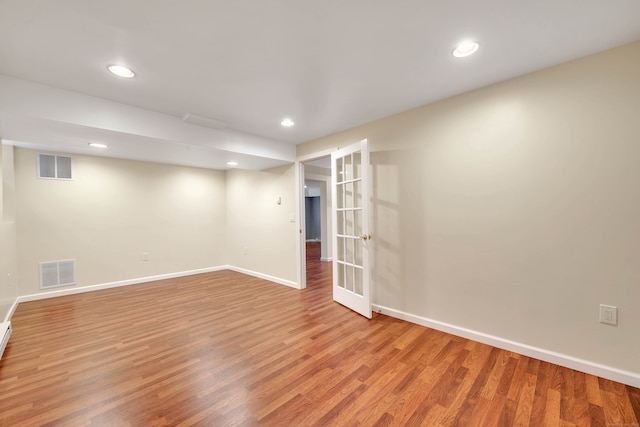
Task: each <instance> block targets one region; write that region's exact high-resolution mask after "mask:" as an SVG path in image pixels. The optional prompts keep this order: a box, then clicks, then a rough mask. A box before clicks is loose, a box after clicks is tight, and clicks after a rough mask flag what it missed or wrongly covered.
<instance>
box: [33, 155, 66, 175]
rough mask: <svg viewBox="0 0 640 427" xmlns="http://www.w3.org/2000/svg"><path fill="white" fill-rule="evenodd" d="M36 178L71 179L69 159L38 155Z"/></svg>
mask: <svg viewBox="0 0 640 427" xmlns="http://www.w3.org/2000/svg"><path fill="white" fill-rule="evenodd" d="M38 178H44V179H73V171H72V169H71V157H68V156H55V155H53V154H38Z"/></svg>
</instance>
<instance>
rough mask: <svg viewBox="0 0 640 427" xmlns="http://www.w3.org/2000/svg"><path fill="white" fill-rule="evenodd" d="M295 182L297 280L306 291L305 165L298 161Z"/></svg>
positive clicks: (296, 162)
mask: <svg viewBox="0 0 640 427" xmlns="http://www.w3.org/2000/svg"><path fill="white" fill-rule="evenodd" d="M295 180H296V197H295V203H296V209H297V215H296V231H295V233H296V235H295V238H296V279H297V280H298V284H297V285H296V288H298V289H304V288H306V287H307V260H306V256H304V255H305V253H306V252H305V251H306V242H305V241H304V239H305V233H304V232H303V230H305V229H306V224H305V221H306V219H305V216H304V213H305V212H304V202H305V199H304V163H302V162H300V161H299V160H297V159H296V161H295Z"/></svg>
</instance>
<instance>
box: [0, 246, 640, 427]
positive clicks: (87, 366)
mask: <svg viewBox="0 0 640 427" xmlns="http://www.w3.org/2000/svg"><path fill="white" fill-rule="evenodd" d="M314 251H315V252H314ZM309 255H310V256H309V258H310V259H309V265H310V270H312V271H311V274H309V280H308V282H309V283H308V288H307V289H306V290H304V291H298V290H295V289H290V288H287V287H285V286H280V285H276V284H273V283H269V282H266V281H264V280H260V279H257V278H253V277H248V276H244V275H242V274H238V273H234V272H230V271H222V272H215V273H208V274H201V275H197V276H189V277H184V278H180V279H171V280H166V281H158V282H154V283H147V284H141V285H133V286H127V287H122V288H115V289H109V290H103V291H96V292H90V293H85V294H78V295H72V296H65V297H59V298H52V299H48V300H41V301H33V302H28V303H22V304H20V306H19V307H18V309H17V310H16V313H15V314H14V316H13V319H12V320H13V326H14V334H13V336H12V338H11V341H10V343H9V346H8V347H7V350H6V351H5V355H4V358H3V360H2V362H0V426H12V427H13V426H44V425H46V426H192V425H198V426H234V425H247V426H253V425H260V426H263V425H264V426H278V425H282V426H313V425H317V426H352V425H363V426H385V425H409V426H412V425H425V426H447V427H449V426H465V427H466V426H528V425H531V426H607V425H608V426H638V425H639V421H640V390H639V389H637V388H633V387H629V386H625V385H622V384H619V383H615V382H612V381H609V380H605V379H602V378H597V377H594V376H591V375H586V374H583V373H580V372H576V371H573V370H570V369H566V368H561V367H559V366H556V365H552V364H549V363H545V362H541V361H539V360H536V359H531V358H529V357H525V356H522V355H519V354H515V353H511V352H507V351H503V350H499V349H496V348H493V347H490V346H487V345H483V344H480V343H477V342H473V341H469V340H466V339H462V338H458V337H455V336H452V335H448V334H445V333H442V332H438V331H435V330H431V329H427V328H424V327H422V326H417V325H413V324H410V323H406V322H403V321H399V320H396V319H393V318H390V317H387V316H383V315H375V316H374V318H373V319H372V320H367V319H365V318H363V317H361V316H359V315H357V314H354V313H352V312H351V311H349V310H348V309H346V308H344V307H342V306H340V305H339V304H336V303H334V302H333V301H332V300H331V277H330V274H331V272H330V268H331V266H330V264H329V263H320V262H319V261H318V260H317V258H318V256H317V248H315V247H313V245H312V247H310V250H309Z"/></svg>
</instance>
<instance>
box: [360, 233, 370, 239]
mask: <svg viewBox="0 0 640 427" xmlns="http://www.w3.org/2000/svg"><path fill="white" fill-rule="evenodd" d="M360 238H361V239H362V240H370V239H371V234H363V235H362V236H360Z"/></svg>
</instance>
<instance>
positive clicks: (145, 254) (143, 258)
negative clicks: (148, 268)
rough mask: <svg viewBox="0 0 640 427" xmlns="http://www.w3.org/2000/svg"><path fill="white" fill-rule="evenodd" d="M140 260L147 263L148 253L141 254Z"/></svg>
mask: <svg viewBox="0 0 640 427" xmlns="http://www.w3.org/2000/svg"><path fill="white" fill-rule="evenodd" d="M142 260H143V261H149V252H142Z"/></svg>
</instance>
